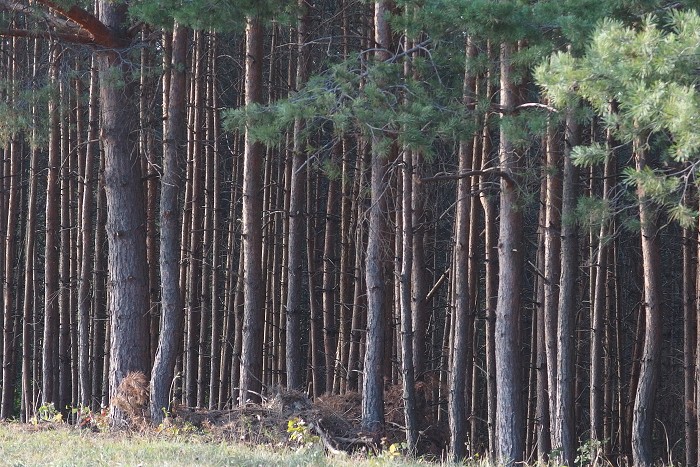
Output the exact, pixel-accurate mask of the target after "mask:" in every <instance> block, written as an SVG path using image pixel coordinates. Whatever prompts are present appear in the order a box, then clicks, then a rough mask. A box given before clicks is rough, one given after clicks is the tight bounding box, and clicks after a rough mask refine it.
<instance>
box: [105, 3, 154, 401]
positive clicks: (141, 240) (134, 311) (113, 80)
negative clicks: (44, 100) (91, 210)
mask: <svg viewBox="0 0 700 467" xmlns="http://www.w3.org/2000/svg"><path fill="white" fill-rule="evenodd" d="M126 13H127V11H126V5H125V4H115V3H112V2H109V1H102V2H100V20H101V21H102V22H103V23H104V24H105V25H107V27H109V28H110V29H111V30H112V31H115V34H116V35H117V36H118V37H123V38H125V37H126V34H127V32H126V30H125V28H126V26H127V24H128V22H127V14H126ZM124 59H125V56H124V55H123V54H122V53H120V51H117V50H104V51H100V52H98V53H97V63H98V69H99V77H100V103H101V107H100V110H101V113H100V123H101V125H100V127H101V134H100V138H101V140H102V142H103V145H104V146H103V147H104V155H105V173H104V177H105V195H106V199H107V223H106V226H105V228H106V235H107V242H108V245H109V254H108V261H107V264H108V289H109V303H108V310H109V316H110V318H111V322H110V325H111V337H110V338H111V345H110V368H109V388H110V390H109V393H110V399H111V398H113V396H114V395H115V394H116V391H117V388H118V386H119V383H120V382H121V380H122V379H123V378H124V377H125V376H126V375H127V373H129V372H132V371H142V372H144V373H145V372H146V371H147V369H148V361H149V358H148V321H147V316H148V275H147V270H146V231H145V228H146V213H145V211H144V203H143V188H142V183H141V165H140V163H139V161H138V152H137V151H136V146H135V141H134V136H133V134H134V132H132V131H131V130H132V128H131V125H132V123H133V122H134V121H136V105H135V101H134V88H133V84H134V81H133V79H132V77H131V76H130V70H129V65H128V64H127V63H125V62H124Z"/></svg>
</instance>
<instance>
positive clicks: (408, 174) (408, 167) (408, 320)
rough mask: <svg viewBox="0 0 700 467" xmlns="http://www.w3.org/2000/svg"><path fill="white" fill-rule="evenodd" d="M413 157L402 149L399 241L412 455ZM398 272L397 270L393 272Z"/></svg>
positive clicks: (406, 411) (408, 439) (405, 400)
mask: <svg viewBox="0 0 700 467" xmlns="http://www.w3.org/2000/svg"><path fill="white" fill-rule="evenodd" d="M412 160H413V154H412V151H410V150H408V149H404V169H403V193H402V199H401V201H402V206H401V214H402V217H403V219H402V224H403V225H402V227H403V228H402V234H403V235H402V238H401V269H400V271H401V276H400V278H399V280H400V306H401V308H400V309H401V365H402V367H401V376H402V384H403V405H404V419H405V423H406V444H407V449H408V452H409V453H411V454H413V453H415V452H416V443H417V442H418V420H417V414H416V394H415V373H414V366H413V322H412V321H413V316H412V313H411V311H412V310H411V304H412V300H411V273H412V271H413V213H412V209H411V206H412V204H413V192H412V188H413V180H412V179H413V177H414V173H413V164H412ZM397 269H398V268H397Z"/></svg>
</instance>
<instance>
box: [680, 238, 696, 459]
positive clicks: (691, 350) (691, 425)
mask: <svg viewBox="0 0 700 467" xmlns="http://www.w3.org/2000/svg"><path fill="white" fill-rule="evenodd" d="M693 234H694V231H693V229H683V373H684V380H685V381H684V383H685V384H684V393H685V394H684V395H685V404H684V406H683V417H684V422H685V465H687V466H693V465H695V463H696V462H697V442H698V440H697V437H696V436H695V430H696V429H697V420H696V419H695V410H696V404H695V396H694V394H695V391H696V383H695V372H696V368H695V358H696V356H695V351H696V345H697V343H696V339H697V334H696V333H697V318H696V316H695V307H696V304H695V300H696V297H697V292H696V290H695V288H696V284H695V281H694V279H695V277H696V274H697V273H696V270H695V268H696V267H697V266H696V265H695V264H693V258H694V250H695V248H693V247H694V245H693Z"/></svg>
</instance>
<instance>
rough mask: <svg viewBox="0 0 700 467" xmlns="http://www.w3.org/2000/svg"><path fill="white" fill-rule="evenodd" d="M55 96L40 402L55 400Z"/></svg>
mask: <svg viewBox="0 0 700 467" xmlns="http://www.w3.org/2000/svg"><path fill="white" fill-rule="evenodd" d="M59 54H60V51H59V49H58V46H57V45H54V48H53V50H52V57H51V64H50V68H49V73H50V81H51V83H52V84H53V85H54V86H56V85H57V84H58V67H59V63H58V61H59ZM58 109H59V106H58V100H57V96H55V95H54V96H53V98H51V99H49V119H50V123H49V164H48V165H49V167H48V179H47V187H46V217H45V219H46V237H45V244H44V247H45V248H44V261H45V264H46V272H45V280H44V283H45V286H44V339H43V342H44V343H43V349H42V363H43V365H42V366H43V369H44V371H43V374H42V404H44V405H46V404H50V403H54V404H57V403H58V387H57V386H56V379H57V376H58V324H59V321H58V320H59V318H58V291H59V283H58V279H59V275H58V273H59V270H58V245H59V243H58V232H59V228H60V225H59V223H60V217H59V214H60V210H59V208H60V198H59V196H60V185H59V183H60V180H59V171H60V165H61V153H60V150H61V149H60V121H59V111H58Z"/></svg>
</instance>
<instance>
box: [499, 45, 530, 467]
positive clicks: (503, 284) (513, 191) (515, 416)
mask: <svg viewBox="0 0 700 467" xmlns="http://www.w3.org/2000/svg"><path fill="white" fill-rule="evenodd" d="M512 52H513V46H512V45H511V44H505V43H504V44H502V45H501V108H502V109H503V111H504V112H506V113H507V112H509V111H512V109H513V108H514V107H515V95H514V89H513V83H512V82H511V80H512V79H513V78H512V73H511V67H512V64H511V55H512ZM501 128H502V129H501V142H500V144H501V147H500V152H499V156H500V162H501V170H503V171H504V172H506V173H508V174H509V175H510V177H509V178H505V177H503V178H501V218H500V223H499V227H500V234H499V239H498V264H499V269H500V281H499V283H498V304H497V305H496V342H495V344H496V387H497V388H498V400H497V401H496V439H497V443H498V448H497V452H496V455H497V459H498V461H499V462H501V463H503V464H505V465H512V464H513V463H515V462H520V461H521V460H522V459H523V448H524V446H523V441H524V438H523V434H524V424H523V415H522V401H521V389H522V387H521V384H522V383H521V377H520V314H521V308H520V307H521V304H520V293H521V281H522V267H523V266H522V265H523V258H522V248H523V245H522V212H521V211H520V207H519V206H518V202H519V199H518V187H517V185H516V184H515V181H514V179H513V178H512V177H513V176H515V175H516V174H517V171H518V155H517V154H516V153H515V150H514V148H513V146H512V144H511V143H510V141H509V139H508V134H507V133H506V132H505V131H504V130H503V127H501Z"/></svg>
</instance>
